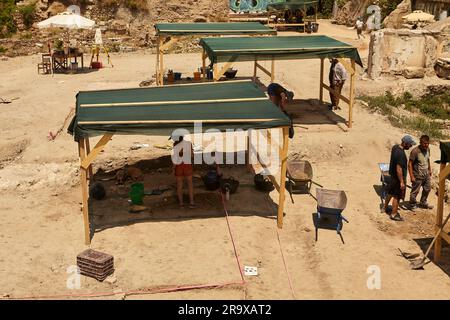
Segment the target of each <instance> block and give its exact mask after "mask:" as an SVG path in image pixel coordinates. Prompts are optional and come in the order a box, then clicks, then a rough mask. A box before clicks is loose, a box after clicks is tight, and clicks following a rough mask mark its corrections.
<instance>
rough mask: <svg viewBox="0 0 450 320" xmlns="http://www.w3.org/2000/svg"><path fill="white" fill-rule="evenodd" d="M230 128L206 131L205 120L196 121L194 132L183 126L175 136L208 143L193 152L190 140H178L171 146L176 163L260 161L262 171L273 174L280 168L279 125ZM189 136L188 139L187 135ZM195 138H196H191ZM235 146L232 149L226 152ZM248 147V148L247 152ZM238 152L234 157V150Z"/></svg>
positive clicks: (265, 173)
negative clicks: (273, 127)
mask: <svg viewBox="0 0 450 320" xmlns="http://www.w3.org/2000/svg"><path fill="white" fill-rule="evenodd" d="M264 131H265V132H266V133H268V134H269V135H270V140H269V139H268V137H267V134H266V135H265V134H264V132H263V130H254V129H248V130H246V131H244V130H243V129H227V130H226V131H225V132H223V131H220V130H219V129H215V128H211V129H208V130H206V131H204V132H203V130H202V123H201V122H196V123H195V124H194V132H193V133H194V135H191V133H190V132H189V131H188V130H187V129H184V128H179V129H176V130H174V131H173V132H172V135H171V136H172V139H173V140H175V141H178V139H179V137H183V141H186V140H190V141H191V142H192V143H194V144H196V145H199V146H205V148H204V149H203V150H202V152H194V154H193V155H192V149H191V144H190V143H178V144H176V145H175V146H174V148H173V150H172V162H173V163H174V164H181V163H187V164H191V163H192V161H193V164H203V163H206V164H208V165H213V164H247V163H248V164H257V163H260V164H261V165H262V166H263V172H261V174H263V175H274V174H276V173H278V172H279V170H280V163H281V161H280V152H279V151H280V147H281V139H282V136H281V134H280V130H279V129H269V130H267V131H266V130H264ZM187 138H188V139H187ZM189 138H194V139H189ZM228 150H232V151H231V152H226V151H228ZM246 150H248V152H246ZM235 153H236V154H237V156H236V157H235V156H234V154H235Z"/></svg>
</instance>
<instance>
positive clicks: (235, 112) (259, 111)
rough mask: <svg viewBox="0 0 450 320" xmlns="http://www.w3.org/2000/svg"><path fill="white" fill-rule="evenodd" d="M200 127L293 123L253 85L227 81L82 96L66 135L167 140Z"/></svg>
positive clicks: (246, 82)
mask: <svg viewBox="0 0 450 320" xmlns="http://www.w3.org/2000/svg"><path fill="white" fill-rule="evenodd" d="M230 99H231V100H230ZM205 100H206V101H205ZM232 100H241V101H232ZM242 100H243V101H242ZM199 122H201V123H202V131H203V132H205V130H208V129H211V128H215V129H218V130H220V131H222V132H223V131H226V130H227V129H243V130H247V129H251V128H254V129H265V128H276V127H286V126H289V125H290V123H291V122H290V119H289V117H287V116H286V115H285V114H284V113H283V112H281V111H280V109H279V108H278V107H276V106H275V105H274V104H273V103H272V102H271V101H270V100H269V99H268V98H267V97H266V95H265V94H264V93H263V92H262V91H261V90H260V89H259V88H258V87H257V86H256V85H255V84H254V83H253V82H251V81H229V82H216V83H203V84H189V85H175V86H164V87H152V88H136V89H118V90H100V91H81V92H79V93H78V94H77V98H76V113H75V116H74V118H73V119H72V122H71V124H70V126H69V130H68V131H69V133H70V134H72V135H74V137H75V140H76V141H78V138H80V137H90V136H97V135H102V134H104V133H114V134H149V135H170V133H171V132H172V131H173V130H174V129H177V128H186V129H187V130H189V131H190V132H193V131H192V130H193V128H194V123H199Z"/></svg>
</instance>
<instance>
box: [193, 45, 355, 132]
mask: <svg viewBox="0 0 450 320" xmlns="http://www.w3.org/2000/svg"><path fill="white" fill-rule="evenodd" d="M206 58H207V54H206V51H205V49H203V52H202V65H203V66H206ZM236 60H237V55H236V56H233V57H232V58H231V59H230V60H228V61H227V62H225V64H224V65H223V66H222V68H220V69H219V66H218V63H215V64H214V70H213V75H214V76H213V78H214V81H219V80H220V78H222V77H223V75H224V74H225V72H226V71H227V70H228V69H229V68H230V67H232V66H233V63H234V62H235V61H236ZM275 60H276V58H275V56H273V57H272V59H271V60H270V61H271V67H270V71H269V70H267V69H266V68H265V67H263V66H262V65H261V64H259V63H258V56H257V55H255V60H254V67H253V78H252V79H253V81H256V77H257V73H258V69H259V70H261V71H262V72H263V73H265V74H266V75H268V76H269V77H270V82H274V81H275ZM338 60H339V62H341V63H342V64H343V65H344V67H345V69H346V70H347V72H348V73H349V74H350V96H349V97H345V96H344V95H342V93H340V94H338V93H337V92H334V90H333V89H331V88H330V86H328V85H326V84H325V82H324V72H325V63H324V62H325V59H324V58H322V59H320V86H319V88H320V89H319V92H320V96H319V97H320V102H321V103H323V100H324V98H323V90H324V89H325V90H327V91H329V92H334V93H335V94H337V95H338V96H339V98H340V99H341V100H342V101H344V102H345V103H347V104H348V106H349V111H348V120H347V127H348V128H352V125H353V107H354V105H355V86H356V63H355V60H353V59H342V58H340V59H338ZM347 60H350V61H347ZM203 70H205V68H203ZM204 77H205V73H203V78H204Z"/></svg>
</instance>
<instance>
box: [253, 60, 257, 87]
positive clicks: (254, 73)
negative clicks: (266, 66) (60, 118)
mask: <svg viewBox="0 0 450 320" xmlns="http://www.w3.org/2000/svg"><path fill="white" fill-rule="evenodd" d="M257 63H258V57H257V56H255V66H254V67H253V82H256V74H257V72H258V67H257Z"/></svg>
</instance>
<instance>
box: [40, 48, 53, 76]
mask: <svg viewBox="0 0 450 320" xmlns="http://www.w3.org/2000/svg"><path fill="white" fill-rule="evenodd" d="M37 67H38V74H39V71H41V70H42V73H43V74H49V73H52V56H51V55H50V53H43V54H42V60H41V62H40V63H38V65H37Z"/></svg>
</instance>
